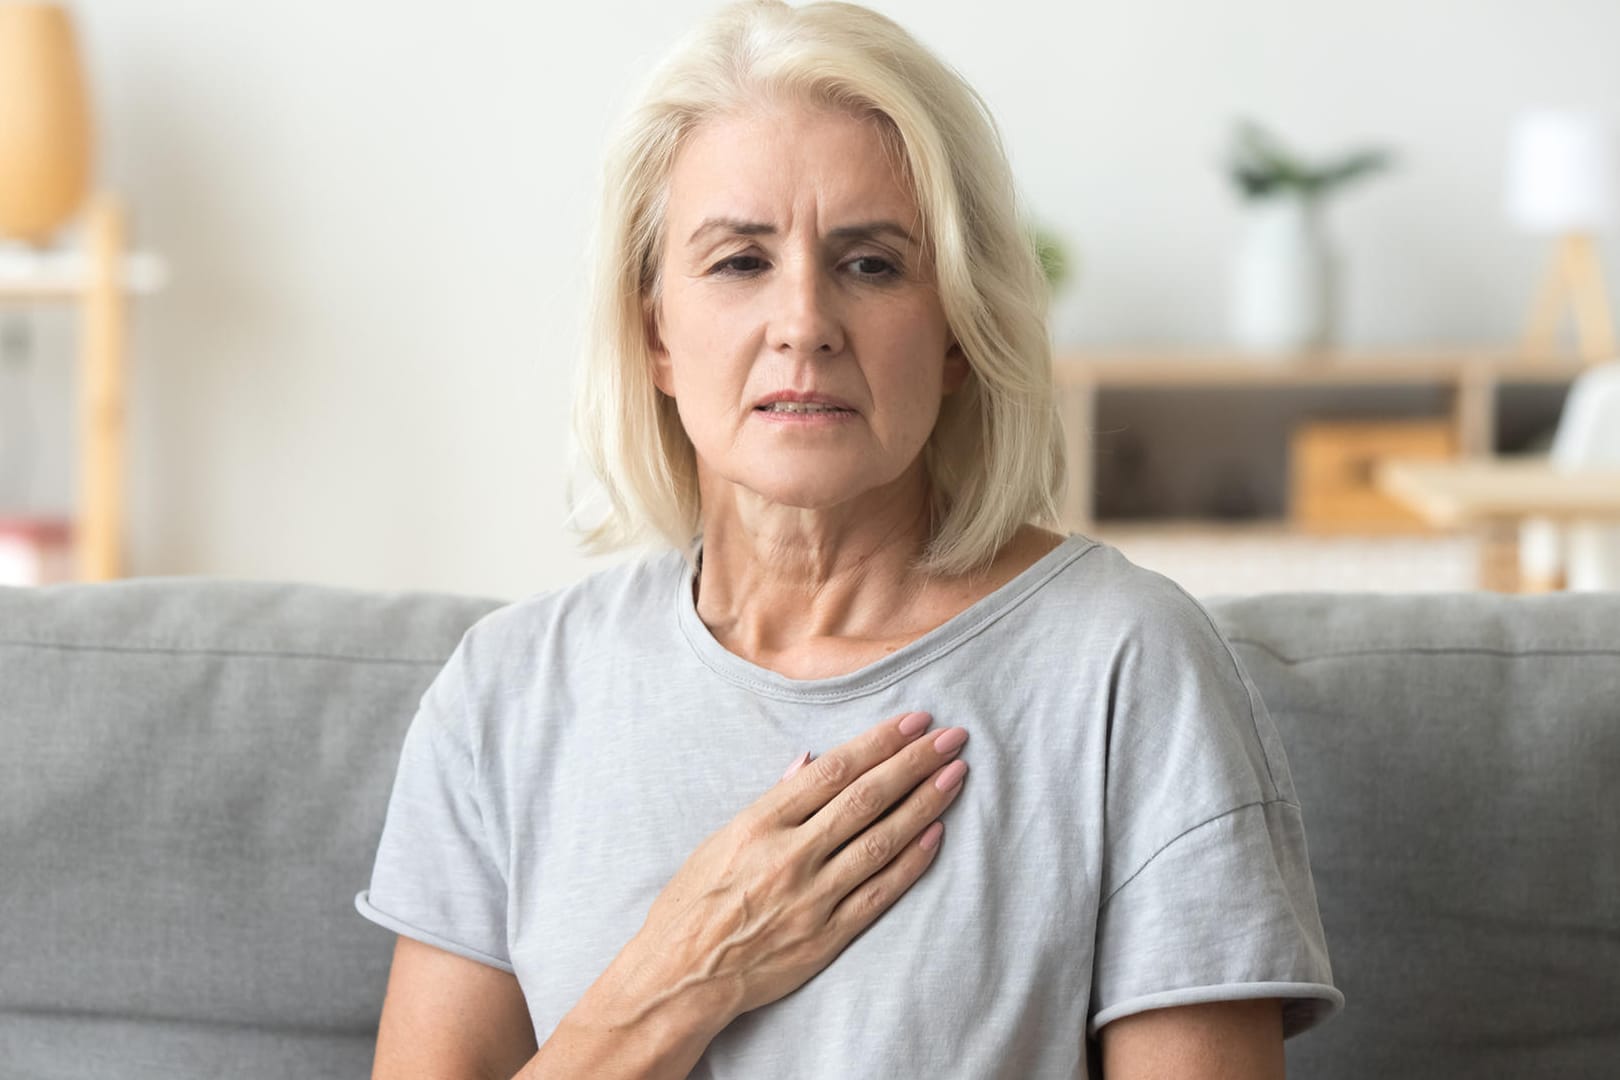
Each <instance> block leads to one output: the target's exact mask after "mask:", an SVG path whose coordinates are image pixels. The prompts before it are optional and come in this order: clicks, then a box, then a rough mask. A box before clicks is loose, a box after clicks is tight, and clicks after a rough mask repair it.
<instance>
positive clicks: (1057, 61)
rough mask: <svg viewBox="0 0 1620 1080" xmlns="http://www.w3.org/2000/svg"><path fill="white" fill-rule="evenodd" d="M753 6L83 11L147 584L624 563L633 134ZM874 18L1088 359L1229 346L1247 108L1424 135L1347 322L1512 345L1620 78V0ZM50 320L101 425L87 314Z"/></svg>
mask: <svg viewBox="0 0 1620 1080" xmlns="http://www.w3.org/2000/svg"><path fill="white" fill-rule="evenodd" d="M713 6H714V5H712V4H709V3H698V2H691V0H660V2H657V3H654V2H651V0H647V2H641V3H618V4H607V5H595V6H591V5H576V6H572V7H569V8H562V7H560V6H557V5H550V4H547V5H535V4H526V3H518V2H493V0H481V2H475V3H466V4H460V5H455V6H453V7H446V6H444V5H441V4H426V3H415V2H403V3H401V2H394V3H382V2H380V0H349V2H345V3H341V4H331V3H324V2H315V0H294V2H288V3H282V4H276V5H269V6H264V5H257V6H243V5H239V4H225V5H219V4H204V3H196V2H192V3H182V2H172V3H140V4H130V3H126V2H114V0H85V2H80V3H77V4H74V5H73V9H74V12H75V16H76V21H77V27H78V32H79V34H80V37H81V41H82V44H83V47H84V50H85V58H86V68H87V75H88V77H89V80H90V83H91V88H92V92H93V96H94V101H95V108H96V115H97V122H98V133H97V139H98V143H97V145H98V149H99V152H100V154H101V161H100V162H99V164H98V175H99V176H100V178H101V179H103V180H104V181H105V182H107V183H108V184H110V185H111V186H113V187H115V188H117V189H118V190H119V191H120V192H121V193H122V194H123V195H124V197H125V198H126V200H127V203H128V206H129V210H130V215H131V220H132V233H133V235H134V238H135V239H136V241H137V242H138V243H139V244H141V245H144V246H149V247H151V248H152V249H155V250H157V251H160V252H161V253H162V254H163V255H164V256H165V258H166V259H167V260H168V261H169V264H170V266H171V269H172V274H173V276H172V280H171V282H170V283H169V285H168V286H167V288H165V289H164V290H163V291H162V292H161V293H159V294H157V295H155V296H153V297H151V298H149V299H144V300H142V301H140V302H139V303H138V304H137V305H136V306H135V307H134V309H133V311H132V317H131V334H132V337H131V346H130V364H131V367H130V376H129V397H128V423H129V451H128V458H127V470H128V488H129V497H128V549H129V550H128V567H127V570H126V572H127V573H128V574H129V575H131V576H151V575H171V574H198V575H203V574H206V575H215V576H225V577H237V578H253V579H267V580H268V579H275V580H299V581H308V582H325V583H330V584H335V585H344V586H355V587H367V588H393V587H398V588H420V589H436V590H447V591H457V592H465V593H473V594H481V595H487V596H495V597H516V596H521V595H524V594H527V593H530V592H533V591H535V590H539V589H544V588H550V587H553V586H558V585H562V584H564V583H567V582H569V581H572V580H574V579H575V578H577V577H578V576H579V575H580V574H581V573H583V572H585V571H586V570H588V569H590V568H592V567H594V566H598V565H605V564H606V562H607V560H588V559H586V558H585V557H584V556H583V555H581V554H580V553H579V551H578V550H577V547H576V545H575V542H574V540H573V538H572V536H571V534H570V533H569V532H568V531H567V529H566V528H565V526H564V524H563V512H564V486H565V478H566V475H567V469H566V462H565V453H566V447H567V403H568V399H569V389H570V385H571V378H572V368H573V364H574V360H575V355H576V352H577V346H578V340H579V321H580V320H579V297H580V286H581V280H582V276H583V259H584V255H583V251H584V245H585V239H586V228H587V224H588V220H589V217H590V214H591V211H592V206H593V195H594V191H595V186H596V183H597V175H598V168H599V162H600V153H601V147H602V145H603V142H604V140H605V137H606V132H607V128H608V125H609V123H610V122H611V120H612V118H613V117H614V116H615V115H616V113H617V109H618V107H619V105H620V103H621V102H622V101H623V100H625V98H626V97H627V96H628V94H629V92H630V88H631V85H632V83H633V82H634V80H635V79H636V78H637V76H638V75H639V74H640V73H641V71H642V70H643V69H644V68H645V66H646V65H647V64H648V63H649V62H650V60H651V58H653V57H655V56H657V55H659V54H660V53H662V52H663V51H664V50H665V49H666V48H667V47H668V45H669V43H670V42H671V41H672V39H673V38H674V37H675V36H676V35H677V34H678V33H680V32H681V31H682V30H684V29H685V28H686V27H687V26H689V25H690V24H691V23H692V22H693V21H694V20H695V18H696V17H697V16H698V15H699V14H700V13H702V12H705V11H707V10H709V9H710V8H711V7H713ZM872 6H874V7H876V8H878V9H879V10H881V11H883V12H885V13H887V14H890V15H892V16H894V17H895V18H897V19H898V20H899V21H901V22H902V23H903V24H904V25H906V26H907V27H908V28H910V29H912V30H913V31H915V32H916V33H917V34H918V35H919V36H920V37H921V38H922V39H923V40H924V41H925V42H927V43H928V44H930V45H932V46H934V47H935V48H937V49H938V50H939V51H940V52H941V53H942V54H943V55H946V56H949V57H952V58H954V59H957V60H958V61H959V63H960V66H961V67H962V68H963V70H964V73H965V74H966V75H967V77H968V78H969V80H970V81H971V82H972V83H973V84H975V85H976V86H978V87H979V88H981V90H982V91H983V93H984V94H985V96H986V98H987V100H988V103H989V105H990V107H991V109H992V110H993V112H994V113H995V115H996V117H997V119H998V121H999V123H1000V124H1001V126H1002V129H1003V132H1004V136H1005V139H1006V142H1007V146H1008V149H1009V152H1010V154H1011V157H1012V159H1013V163H1014V166H1015V169H1016V171H1017V174H1018V176H1019V179H1020V182H1021V185H1022V188H1023V193H1024V195H1025V197H1026V200H1027V203H1028V205H1029V208H1030V209H1031V211H1032V212H1033V214H1034V215H1035V216H1036V217H1037V218H1039V220H1040V221H1041V222H1042V223H1043V224H1044V225H1045V226H1047V227H1048V228H1050V229H1052V230H1053V231H1055V232H1056V233H1058V234H1059V235H1061V236H1062V237H1063V239H1064V240H1065V242H1066V243H1067V244H1068V245H1069V246H1070V251H1071V255H1072V257H1073V259H1074V262H1075V264H1076V267H1077V270H1076V273H1075V276H1074V280H1073V281H1072V282H1071V283H1070V284H1069V285H1068V287H1067V288H1066V289H1065V291H1064V292H1063V293H1062V294H1061V295H1060V299H1059V301H1058V303H1057V306H1056V309H1055V311H1054V320H1053V321H1054V331H1055V334H1056V336H1057V339H1058V341H1059V343H1060V344H1068V345H1076V346H1078V345H1112V344H1118V343H1129V344H1132V345H1144V346H1148V345H1164V346H1175V345H1210V344H1219V343H1220V342H1222V341H1224V340H1225V337H1226V333H1227V285H1228V279H1229V276H1230V264H1231V260H1232V257H1233V254H1234V252H1235V249H1236V246H1237V240H1238V233H1239V228H1240V225H1241V220H1242V218H1241V215H1242V207H1241V205H1240V204H1239V202H1238V200H1237V199H1236V198H1234V196H1233V194H1232V192H1231V190H1230V186H1229V184H1228V181H1227V178H1226V176H1225V175H1224V173H1223V170H1222V167H1221V156H1222V152H1223V149H1224V146H1225V140H1226V137H1227V135H1228V131H1229V128H1230V125H1231V123H1232V122H1233V121H1234V120H1235V119H1236V118H1238V117H1240V116H1244V115H1252V116H1255V117H1258V118H1260V119H1263V120H1264V121H1265V122H1267V123H1268V124H1270V125H1272V126H1274V127H1275V128H1276V129H1277V130H1279V131H1280V132H1282V133H1285V134H1286V135H1288V136H1289V138H1290V140H1291V141H1292V142H1294V143H1295V144H1297V145H1298V146H1299V147H1300V148H1301V149H1302V150H1303V151H1305V152H1307V153H1313V154H1317V153H1327V152H1330V151H1334V150H1337V149H1339V148H1341V147H1343V146H1345V145H1347V144H1355V143H1361V142H1377V143H1381V144H1388V145H1390V146H1392V147H1394V148H1395V149H1396V150H1397V151H1398V152H1399V154H1400V161H1399V164H1398V166H1397V167H1396V168H1395V169H1393V170H1392V171H1391V172H1390V173H1389V175H1387V176H1385V177H1381V178H1380V179H1379V180H1378V181H1376V182H1375V183H1370V184H1369V185H1368V186H1367V187H1366V188H1365V190H1356V191H1352V192H1350V193H1348V194H1347V195H1346V196H1345V197H1344V198H1342V199H1341V200H1337V201H1336V202H1335V204H1334V205H1333V206H1332V207H1331V209H1330V210H1329V214H1328V227H1329V229H1330V232H1331V234H1332V236H1333V237H1334V239H1335V242H1336V244H1337V246H1338V248H1339V250H1340V252H1341V253H1342V255H1343V257H1344V259H1345V263H1346V266H1347V268H1348V274H1349V278H1348V281H1347V282H1346V283H1345V287H1344V291H1343V309H1342V323H1341V330H1340V338H1341V340H1342V341H1343V342H1344V343H1345V344H1347V345H1352V346H1369V347H1375V346H1380V345H1391V344H1409V343H1412V342H1438V343H1477V342H1501V343H1503V344H1507V343H1510V342H1512V341H1513V340H1514V339H1515V338H1516V337H1517V335H1518V334H1519V332H1520V329H1521V327H1522V324H1523V321H1524V316H1525V312H1526V309H1527V306H1528V304H1529V300H1530V297H1531V295H1532V292H1533V288H1534V285H1535V282H1536V279H1537V277H1538V276H1539V275H1540V273H1541V272H1542V271H1543V270H1544V268H1545V267H1544V264H1545V260H1546V258H1547V251H1546V249H1545V246H1544V245H1543V244H1541V243H1539V242H1538V241H1536V240H1535V239H1533V238H1531V237H1529V236H1526V235H1523V234H1521V233H1520V232H1518V231H1516V230H1515V229H1514V228H1513V227H1512V226H1511V224H1510V223H1509V222H1508V221H1507V219H1506V217H1505V215H1504V211H1503V208H1502V187H1503V175H1504V168H1505V161H1506V150H1507V139H1508V133H1509V128H1510V125H1511V122H1512V120H1513V117H1514V115H1515V114H1516V113H1517V112H1519V110H1521V109H1523V108H1527V107H1532V106H1537V105H1582V104H1594V103H1603V102H1612V101H1616V100H1620V65H1617V64H1616V63H1615V62H1614V58H1613V52H1614V42H1615V41H1617V40H1620V5H1616V4H1614V3H1612V2H1609V0H1552V2H1545V3H1540V4H1524V3H1520V2H1514V0H1488V2H1477V0H1476V2H1471V3H1464V2H1462V0H1429V2H1425V3H1422V4H1410V3H1401V2H1397V0H1362V2H1358V3H1347V2H1339V3H1310V4H1300V3H1297V2H1286V0H1220V2H1218V3H1210V2H1209V0H1144V2H1140V3H1135V4H1132V5H1128V6H1123V7H1122V6H1118V5H1105V4H1101V3H1084V4H1062V5H1060V4H1054V3H1039V2H1028V0H1013V2H1010V3H1006V4H999V5H996V6H995V8H994V14H993V18H991V17H989V16H988V13H987V9H986V7H985V6H984V5H983V4H979V3H970V2H967V0H935V2H930V3H923V2H920V0H906V2H899V0H878V2H875V3H873V4H872ZM1611 262H1612V260H1611ZM1612 289H1613V278H1612V276H1611V292H1612ZM34 321H35V324H36V328H37V331H38V339H37V340H38V346H39V348H38V363H37V365H36V368H37V373H38V376H39V378H40V380H41V385H40V387H39V393H40V402H41V410H42V416H43V417H46V418H49V417H54V416H57V415H60V417H62V419H61V421H60V423H62V424H65V423H67V422H68V421H67V419H66V418H67V417H68V415H69V412H68V410H69V408H70V404H71V401H72V392H73V391H72V380H73V372H72V365H71V363H70V361H71V356H72V344H71V342H72V338H73V335H74V333H75V330H74V328H73V321H72V318H71V316H70V315H69V314H67V313H62V312H45V313H41V314H39V315H38V316H37V317H36V318H35V320H34ZM53 410H54V411H53ZM72 449H73V448H72V446H71V442H70V440H66V439H63V440H56V441H52V440H43V441H42V444H41V446H40V452H41V457H40V460H39V462H38V472H39V485H38V490H37V494H38V497H39V499H40V500H41V502H43V503H45V504H48V505H50V504H54V505H60V506H66V505H67V504H68V502H69V500H70V499H71V485H72V473H71V469H72V463H71V461H70V460H69V456H68V455H70V454H71V452H72Z"/></svg>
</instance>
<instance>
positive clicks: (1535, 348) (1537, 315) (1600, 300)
mask: <svg viewBox="0 0 1620 1080" xmlns="http://www.w3.org/2000/svg"><path fill="white" fill-rule="evenodd" d="M1566 306H1568V307H1571V308H1573V309H1574V314H1575V351H1576V353H1577V354H1578V355H1579V356H1580V358H1581V359H1582V360H1585V361H1586V362H1587V363H1589V364H1598V363H1602V362H1604V361H1607V360H1613V359H1616V354H1615V342H1614V320H1613V319H1612V318H1611V317H1610V314H1609V299H1608V292H1607V291H1606V290H1605V288H1604V284H1603V265H1602V262H1601V260H1600V259H1599V258H1598V250H1597V243H1596V241H1594V240H1593V238H1592V236H1591V235H1590V234H1588V233H1568V234H1566V235H1564V236H1561V237H1559V238H1558V246H1557V251H1556V252H1555V254H1554V256H1553V263H1552V266H1551V267H1550V268H1548V271H1547V274H1546V276H1545V277H1543V278H1542V280H1541V288H1540V290H1539V291H1538V292H1537V293H1536V300H1535V304H1534V306H1532V308H1531V309H1530V323H1529V326H1528V328H1527V329H1526V331H1525V336H1524V351H1525V355H1527V356H1551V355H1553V354H1554V353H1556V352H1557V351H1558V324H1559V321H1560V320H1561V319H1562V317H1563V314H1564V309H1565V307H1566Z"/></svg>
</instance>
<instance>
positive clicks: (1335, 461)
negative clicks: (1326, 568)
mask: <svg viewBox="0 0 1620 1080" xmlns="http://www.w3.org/2000/svg"><path fill="white" fill-rule="evenodd" d="M1456 456H1457V435H1456V431H1455V425H1453V424H1452V422H1451V421H1449V420H1377V421H1371V420H1323V421H1313V422H1311V423H1307V424H1301V425H1300V426H1299V427H1297V428H1295V429H1294V433H1293V436H1292V438H1291V440H1290V445H1289V456H1288V471H1289V499H1288V516H1289V519H1290V522H1291V524H1293V525H1294V526H1295V527H1296V528H1297V529H1299V531H1301V532H1304V533H1311V534H1316V535H1339V534H1346V533H1357V534H1367V535H1385V534H1400V533H1433V532H1434V531H1435V530H1434V529H1433V528H1432V527H1430V526H1429V525H1428V524H1427V523H1426V522H1425V521H1424V519H1423V517H1422V516H1421V515H1419V514H1418V513H1416V512H1415V511H1413V510H1411V509H1410V508H1408V507H1407V506H1406V505H1404V504H1403V503H1401V502H1400V501H1399V500H1397V499H1395V498H1392V497H1391V496H1389V495H1387V494H1385V493H1384V492H1383V491H1381V490H1379V488H1378V485H1377V482H1376V474H1377V469H1378V464H1379V462H1381V461H1383V460H1384V459H1385V458H1406V459H1414V458H1415V459H1419V460H1427V461H1449V460H1451V459H1453V458H1455V457H1456Z"/></svg>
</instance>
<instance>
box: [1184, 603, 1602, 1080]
mask: <svg viewBox="0 0 1620 1080" xmlns="http://www.w3.org/2000/svg"><path fill="white" fill-rule="evenodd" d="M1209 606H1210V609H1211V612H1212V614H1213V615H1214V616H1215V618H1216V621H1217V623H1218V624H1219V625H1220V626H1221V629H1222V631H1223V632H1224V633H1225V634H1226V635H1227V637H1228V639H1229V640H1230V641H1231V642H1232V643H1233V646H1234V648H1235V649H1236V651H1237V653H1238V656H1239V658H1240V659H1241V660H1242V662H1243V664H1244V666H1245V667H1246V668H1247V670H1248V671H1249V673H1250V674H1251V676H1252V677H1253V678H1254V680H1255V683H1256V685H1257V686H1258V687H1259V689H1260V694H1261V697H1262V698H1263V699H1264V700H1265V702H1266V705H1267V708H1268V709H1269V711H1270V712H1271V715H1272V717H1273V718H1274V719H1275V721H1276V723H1277V727H1278V730H1279V733H1280V735H1281V736H1282V740H1283V744H1284V746H1285V748H1286V750H1287V753H1288V760H1289V764H1290V766H1291V768H1292V771H1293V774H1294V781H1295V786H1296V788H1297V790H1298V792H1299V795H1300V799H1301V802H1302V804H1303V806H1304V811H1305V832H1306V837H1307V840H1308V843H1309V847H1310V859H1311V873H1312V876H1313V878H1314V880H1315V882H1316V889H1317V900H1318V904H1319V906H1320V908H1321V912H1322V925H1323V929H1324V931H1325V932H1326V934H1327V942H1328V951H1329V955H1330V956H1331V958H1332V961H1333V973H1334V978H1335V982H1336V983H1337V985H1338V987H1339V989H1340V990H1342V991H1343V992H1344V995H1345V1009H1344V1012H1342V1013H1341V1014H1340V1015H1339V1016H1337V1017H1335V1018H1334V1019H1333V1020H1332V1021H1331V1022H1329V1023H1328V1024H1326V1025H1324V1026H1323V1027H1321V1028H1320V1029H1317V1030H1315V1031H1312V1032H1309V1033H1307V1034H1305V1035H1303V1036H1302V1037H1300V1038H1298V1039H1294V1040H1290V1041H1289V1043H1288V1044H1287V1049H1288V1058H1289V1075H1291V1076H1300V1077H1306V1078H1340V1077H1343V1078H1349V1077H1363V1078H1364V1077H1380V1078H1411V1080H1418V1078H1424V1080H1437V1078H1447V1077H1459V1078H1460V1077H1470V1078H1477V1077H1539V1076H1559V1077H1600V1076H1601V1077H1609V1076H1620V594H1615V593H1606V594H1563V595H1550V596H1539V597H1509V596H1499V595H1494V594H1489V593H1468V594H1452V595H1422V596H1418V595H1409V596H1379V595H1362V596H1346V595H1339V594H1336V595H1311V596H1301V595H1295V596H1269V597H1268V596H1256V597H1247V598H1238V599H1224V598H1219V599H1215V600H1212V601H1210V602H1209Z"/></svg>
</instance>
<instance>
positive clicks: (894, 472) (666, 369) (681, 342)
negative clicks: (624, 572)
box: [653, 107, 967, 509]
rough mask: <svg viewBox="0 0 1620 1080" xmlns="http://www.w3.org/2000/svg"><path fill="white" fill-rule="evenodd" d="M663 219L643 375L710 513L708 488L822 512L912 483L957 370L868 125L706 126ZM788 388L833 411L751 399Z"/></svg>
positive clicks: (795, 113)
mask: <svg viewBox="0 0 1620 1080" xmlns="http://www.w3.org/2000/svg"><path fill="white" fill-rule="evenodd" d="M665 224H666V227H665V234H666V242H665V248H664V254H663V269H662V274H663V295H662V298H661V302H660V305H659V310H658V312H657V317H656V318H657V325H656V332H655V333H654V334H653V339H654V340H653V359H654V381H655V382H656V383H657V385H658V388H659V389H660V390H662V391H663V392H664V393H666V394H668V395H670V396H671V397H673V398H674V399H675V401H676V406H677V409H678V411H679V412H680V416H681V423H682V425H683V426H684V427H685V429H686V433H687V436H688V437H689V438H690V439H691V440H692V444H693V446H694V447H695V448H696V451H697V457H698V468H699V474H700V483H702V484H704V485H705V488H704V491H703V497H704V499H705V500H706V505H707V500H709V499H710V498H711V496H712V495H713V494H718V492H716V491H715V489H714V484H715V483H716V482H717V481H719V482H723V483H726V484H730V485H735V486H736V487H738V488H741V489H744V490H746V491H748V492H752V493H753V494H755V495H757V496H759V497H761V498H763V499H765V500H768V501H769V502H772V503H780V504H784V505H788V506H794V507H800V508H805V509H825V508H829V507H833V506H837V505H839V504H843V503H847V502H849V501H850V500H854V499H858V498H859V497H860V496H862V495H866V494H870V495H871V496H872V497H873V498H882V497H883V494H884V493H883V492H881V491H879V490H878V489H881V488H883V487H885V486H887V485H891V484H894V483H895V482H896V481H900V480H902V479H905V480H908V481H909V480H915V479H916V478H917V476H918V475H920V470H921V468H922V466H921V459H920V454H921V451H922V448H923V445H924V443H925V442H926V441H927V439H928V436H929V433H930V432H931V431H932V430H933V427H934V421H935V419H936V418H937V416H938V415H939V407H940V398H941V396H942V395H943V394H945V393H948V392H950V391H951V390H954V389H956V388H957V387H958V386H960V385H961V383H962V381H963V380H964V379H965V378H966V375H967V363H966V361H965V359H963V357H962V354H961V351H960V349H959V348H957V347H956V346H955V345H954V342H953V341H952V338H951V336H950V331H949V328H948V327H947V326H946V324H945V315H944V312H943V310H942V309H941V307H940V302H939V295H938V293H937V291H936V290H935V287H934V282H933V273H932V268H931V266H929V265H927V263H926V262H925V257H926V252H925V249H924V246H923V237H922V235H921V229H920V222H919V220H918V212H917V205H916V201H915V200H914V199H913V198H912V196H911V193H910V192H909V191H908V190H907V189H906V186H905V185H904V184H903V183H902V181H901V180H900V178H899V177H898V176H897V175H895V172H894V169H893V167H891V165H890V164H889V161H888V159H887V158H886V157H885V155H884V151H883V146H882V143H881V141H880V138H879V134H878V131H877V129H876V128H875V127H874V125H873V122H872V121H867V120H862V119H858V118H855V117H852V116H848V115H845V114H841V113H835V112H828V111H820V110H814V109H810V108H807V107H781V108H775V109H771V110H769V111H759V112H751V113H748V114H745V115H741V116H738V117H733V118H726V119H716V120H713V121H710V122H709V123H707V124H704V125H703V126H701V127H700V128H698V129H697V130H695V131H694V132H692V134H691V135H690V137H689V138H688V141H687V142H686V144H685V145H684V147H683V148H682V150H681V151H680V153H679V154H678V156H677V157H676V160H675V164H674V168H673V171H672V174H671V176H670V182H669V200H668V204H667V210H666V218H665ZM784 393H786V394H787V395H788V397H789V398H790V399H791V398H807V397H809V398H819V399H822V400H823V401H824V402H826V403H829V404H831V405H832V406H835V407H836V408H837V409H838V411H833V412H827V411H816V412H802V411H799V412H786V411H781V407H780V406H778V407H776V409H775V410H774V411H767V409H766V408H762V406H764V405H765V404H766V403H767V401H768V399H771V398H775V397H778V396H780V395H782V394H784ZM913 470H916V472H915V473H914V472H913Z"/></svg>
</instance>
